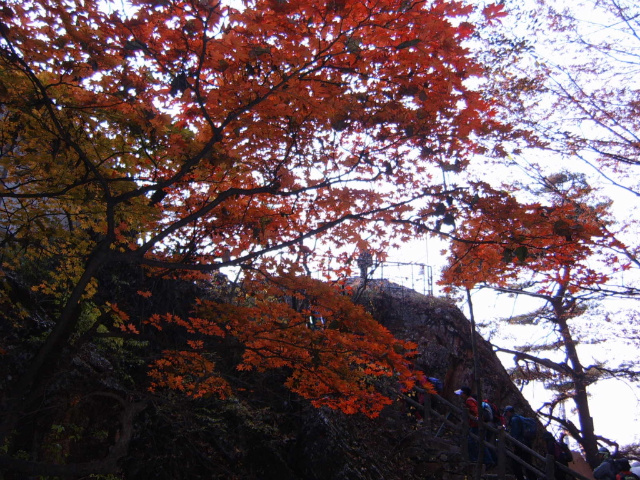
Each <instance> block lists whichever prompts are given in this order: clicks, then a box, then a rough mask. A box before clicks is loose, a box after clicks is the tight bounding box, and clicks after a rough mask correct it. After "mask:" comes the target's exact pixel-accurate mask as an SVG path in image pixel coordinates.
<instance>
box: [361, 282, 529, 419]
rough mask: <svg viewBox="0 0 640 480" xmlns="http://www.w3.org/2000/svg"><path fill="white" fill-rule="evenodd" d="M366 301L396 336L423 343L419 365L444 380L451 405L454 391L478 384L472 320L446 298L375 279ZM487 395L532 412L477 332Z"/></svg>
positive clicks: (489, 397) (453, 401) (497, 403)
mask: <svg viewBox="0 0 640 480" xmlns="http://www.w3.org/2000/svg"><path fill="white" fill-rule="evenodd" d="M362 303H363V304H364V305H365V306H366V307H367V308H368V309H369V311H371V312H372V314H373V315H374V316H375V318H376V319H377V320H378V321H379V322H380V323H381V324H383V325H384V326H385V327H387V328H388V329H389V330H390V331H391V332H392V333H393V334H394V335H395V336H396V337H398V338H402V339H404V340H410V341H412V342H415V343H417V344H418V351H419V356H418V358H417V359H416V366H417V367H419V368H421V369H422V370H423V371H424V372H425V373H426V374H427V376H429V377H437V378H439V379H441V380H442V381H443V384H444V390H443V393H442V395H443V396H444V397H445V398H446V399H447V400H449V401H451V402H452V403H455V402H456V398H455V397H456V396H455V394H454V393H453V392H454V391H455V390H457V389H458V388H460V387H461V386H463V385H467V386H469V387H471V389H472V390H473V391H475V388H474V376H473V350H472V345H471V323H470V322H469V320H468V319H467V318H466V317H465V316H464V314H463V313H462V312H461V311H460V310H459V309H458V308H457V307H455V305H453V303H452V302H449V301H448V300H446V299H442V298H436V297H431V296H425V295H421V294H419V293H416V292H415V291H413V290H410V289H407V288H402V287H398V286H395V285H393V284H390V283H388V282H386V281H384V280H383V281H378V282H373V283H372V285H371V286H370V287H369V288H368V290H367V291H366V292H365V294H364V295H363V296H362ZM476 349H477V352H478V358H479V359H480V361H479V370H480V378H481V382H482V397H483V398H488V399H490V400H491V401H492V402H494V403H495V404H496V405H498V406H499V407H505V406H507V405H513V406H514V407H515V408H516V410H517V411H519V412H522V413H523V414H524V415H526V416H532V415H533V411H532V410H531V407H530V406H529V404H528V403H527V401H526V400H525V399H524V397H523V396H522V394H521V393H520V391H519V390H518V389H517V388H516V387H515V386H514V385H513V383H512V382H511V380H510V378H509V375H508V373H507V372H506V370H505V369H504V367H503V366H502V363H500V360H499V359H498V357H497V356H496V355H495V353H494V352H493V350H492V348H491V345H490V344H489V343H488V342H487V341H485V340H484V339H483V338H482V337H481V336H480V335H478V334H476Z"/></svg>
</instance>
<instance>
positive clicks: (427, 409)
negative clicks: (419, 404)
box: [422, 392, 431, 432]
mask: <svg viewBox="0 0 640 480" xmlns="http://www.w3.org/2000/svg"><path fill="white" fill-rule="evenodd" d="M422 396H423V398H424V415H423V416H422V418H423V422H424V426H425V427H427V430H428V431H429V432H431V395H430V394H429V393H428V392H424V393H423V394H422Z"/></svg>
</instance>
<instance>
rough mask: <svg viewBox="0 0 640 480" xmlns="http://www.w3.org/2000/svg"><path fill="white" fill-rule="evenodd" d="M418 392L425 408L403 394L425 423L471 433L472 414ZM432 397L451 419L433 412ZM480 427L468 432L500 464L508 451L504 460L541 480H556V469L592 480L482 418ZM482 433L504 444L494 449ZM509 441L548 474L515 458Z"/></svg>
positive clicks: (501, 473)
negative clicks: (493, 453) (492, 452)
mask: <svg viewBox="0 0 640 480" xmlns="http://www.w3.org/2000/svg"><path fill="white" fill-rule="evenodd" d="M415 390H416V391H418V392H419V393H423V394H424V395H425V402H424V404H421V403H420V402H416V401H415V400H414V399H412V398H410V397H408V396H406V395H404V394H402V395H401V396H402V398H403V399H404V400H405V401H406V402H407V403H409V404H410V405H413V406H414V407H416V408H420V409H423V412H424V414H423V418H424V419H425V421H427V419H428V418H429V419H430V418H432V417H436V418H438V419H439V420H442V425H441V428H442V427H443V426H444V425H447V426H450V427H452V428H453V429H454V430H456V431H458V430H459V431H463V430H468V427H467V428H466V429H465V428H464V427H465V426H467V423H466V421H465V420H467V419H468V418H469V414H468V412H466V411H464V410H463V409H462V408H460V407H458V406H457V405H454V404H453V403H451V402H449V401H448V400H447V399H446V398H444V397H441V396H440V395H438V394H434V393H430V392H428V391H426V390H424V389H422V388H419V387H416V388H415ZM431 397H436V398H437V399H438V402H439V403H441V404H444V406H445V407H447V409H448V410H450V412H449V413H448V414H447V415H443V414H441V413H440V412H437V411H435V410H434V409H433V408H431V403H432V402H431ZM451 411H452V412H453V413H455V414H457V415H458V416H459V417H460V419H461V421H462V422H463V423H462V424H460V423H455V422H452V421H450V420H449V416H450V413H451ZM478 423H479V424H481V429H480V432H479V434H478V435H476V434H474V433H472V432H468V433H469V435H471V436H472V438H474V439H475V440H479V441H481V442H482V444H483V445H484V446H485V447H488V448H491V449H492V450H496V451H497V452H498V460H500V458H501V455H500V448H503V449H504V455H503V457H504V458H506V457H508V458H511V459H513V460H514V461H516V462H517V463H519V464H520V465H522V466H523V467H525V468H526V469H528V470H530V471H532V472H533V473H534V474H535V475H537V476H538V477H539V478H544V479H546V480H554V478H555V477H554V469H556V468H560V470H562V471H563V472H565V473H568V474H569V475H572V476H573V477H574V478H576V479H578V480H590V479H589V478H588V477H585V476H584V475H582V474H580V473H578V472H576V471H575V470H572V469H571V468H569V467H567V466H565V465H563V464H561V463H559V462H557V461H555V459H554V457H553V455H547V456H542V455H540V454H539V453H538V452H536V451H535V450H533V449H531V448H530V447H529V446H527V445H525V444H524V443H522V442H520V441H518V440H516V439H515V438H513V437H512V436H511V435H509V434H508V433H507V432H506V431H505V429H504V428H495V427H493V426H492V425H490V424H488V423H486V422H483V421H482V419H481V418H478ZM482 429H485V430H489V431H490V432H492V433H494V434H496V435H498V438H499V439H502V441H501V442H499V443H498V445H493V444H491V443H489V442H487V441H486V439H484V438H482V437H481V435H480V434H481V433H482ZM505 440H506V441H508V442H509V443H510V444H512V445H515V446H517V447H519V448H520V449H522V450H524V451H525V452H528V453H530V454H531V455H532V457H533V458H536V459H538V460H539V461H541V462H543V464H544V465H545V471H544V472H543V471H541V470H539V469H538V468H536V467H535V466H533V465H531V464H529V463H527V462H525V461H524V460H522V459H521V458H520V457H518V456H517V455H516V454H514V453H513V452H511V451H509V450H508V449H507V448H506V441H505ZM465 454H468V452H465ZM478 461H482V455H480V454H479V455H478ZM498 478H499V480H504V479H505V478H506V477H505V474H504V468H499V473H498Z"/></svg>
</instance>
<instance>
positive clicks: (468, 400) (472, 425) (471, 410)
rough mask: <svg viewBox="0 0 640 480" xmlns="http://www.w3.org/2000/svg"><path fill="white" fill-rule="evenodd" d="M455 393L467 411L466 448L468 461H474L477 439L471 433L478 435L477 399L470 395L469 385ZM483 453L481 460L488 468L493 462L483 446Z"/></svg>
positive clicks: (476, 454)
mask: <svg viewBox="0 0 640 480" xmlns="http://www.w3.org/2000/svg"><path fill="white" fill-rule="evenodd" d="M454 393H455V394H456V395H460V397H461V398H462V400H463V402H464V407H465V409H466V410H467V412H468V417H469V436H468V437H467V448H468V451H469V461H470V462H471V463H474V462H476V461H477V460H478V440H476V438H474V437H473V436H472V435H471V434H474V435H476V436H478V430H479V428H478V414H479V410H478V401H477V400H476V399H475V398H474V397H473V396H472V395H471V389H470V388H469V387H462V388H460V389H459V390H456V391H455V392H454ZM483 450H484V454H483V461H482V463H484V464H485V465H487V466H488V467H489V468H490V467H491V466H493V464H494V462H493V461H492V460H491V455H490V454H489V451H488V448H487V447H485V448H484V449H483Z"/></svg>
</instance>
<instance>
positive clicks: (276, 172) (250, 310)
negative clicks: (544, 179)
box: [0, 0, 502, 415]
mask: <svg viewBox="0 0 640 480" xmlns="http://www.w3.org/2000/svg"><path fill="white" fill-rule="evenodd" d="M232 4H233V5H235V6H232ZM119 6H120V4H118V5H117V6H116V5H112V4H110V3H109V2H102V1H94V0H87V1H79V0H78V1H73V0H72V1H69V2H56V1H49V0H26V1H25V0H8V1H6V2H4V3H3V8H2V10H1V11H0V59H1V60H2V62H1V63H0V103H1V109H0V115H1V116H2V119H3V129H2V132H1V133H2V139H1V142H2V149H3V150H2V152H3V155H2V157H1V160H2V162H1V164H0V169H1V173H2V175H1V177H2V182H1V184H0V196H1V197H2V200H3V203H2V208H1V209H0V234H1V235H2V244H3V245H4V246H5V252H6V253H5V254H4V256H3V262H4V263H3V265H4V266H3V268H5V269H19V268H20V265H21V264H22V262H24V261H25V259H27V260H28V261H32V262H42V261H43V260H46V261H51V262H53V263H55V268H52V269H51V271H50V272H48V274H47V275H46V278H43V279H39V281H38V283H37V284H34V285H33V286H32V288H33V289H34V290H36V291H38V292H39V293H40V294H43V295H49V296H52V297H54V298H56V299H57V301H59V302H60V304H61V305H62V308H61V312H60V316H59V318H58V319H57V321H56V327H55V328H54V330H53V332H52V333H51V335H50V336H49V338H48V340H47V342H46V343H45V345H44V346H43V348H42V349H41V351H40V352H39V354H38V356H37V357H36V358H35V359H34V361H33V364H32V366H31V367H30V370H29V373H28V374H27V375H25V376H24V381H23V385H25V387H24V388H28V385H29V382H34V381H36V379H37V378H38V375H39V373H40V372H41V371H42V369H43V366H44V365H46V364H51V363H55V362H51V359H52V358H53V357H54V356H55V355H57V354H58V353H57V352H59V351H61V350H62V348H61V347H62V346H63V345H64V344H65V342H67V341H69V338H70V337H69V336H70V332H72V331H73V329H74V328H75V327H77V326H78V325H77V323H78V319H77V316H75V315H74V314H73V312H74V310H75V309H76V308H77V307H78V306H79V305H81V304H83V303H86V302H91V301H92V299H94V298H95V296H96V292H99V291H101V290H100V289H101V285H100V284H99V282H98V281H97V278H98V274H99V272H101V271H102V269H104V268H105V266H107V265H114V264H131V265H143V266H145V267H146V268H148V270H149V272H151V273H153V274H154V275H179V276H181V277H182V278H183V279H190V280H194V281H195V280H198V279H202V278H209V275H210V274H211V273H212V272H216V271H218V270H220V269H223V268H225V267H237V268H239V269H241V270H242V273H243V275H242V280H243V292H245V295H247V298H246V299H245V300H246V301H244V302H239V301H237V299H234V301H233V302H229V303H211V302H206V301H202V302H201V303H200V305H198V306H194V310H196V311H195V313H194V315H193V316H192V317H191V318H187V319H184V318H181V317H179V316H175V315H172V314H166V315H163V314H158V315H156V316H153V317H151V318H148V319H147V318H145V319H137V320H135V321H136V322H137V325H140V324H142V323H143V322H142V320H144V321H147V322H149V323H150V324H151V325H155V326H157V327H160V328H162V325H163V322H169V323H171V324H172V325H175V326H179V327H181V328H184V329H185V331H186V332H187V333H188V334H189V335H191V336H192V337H193V338H191V339H190V341H189V343H187V344H185V348H184V350H179V351H173V352H166V355H165V357H164V358H163V359H160V360H158V361H157V362H155V364H154V366H153V367H152V371H151V378H152V382H153V383H152V387H153V388H160V387H169V388H174V389H178V390H181V391H184V392H185V393H187V394H190V395H194V396H202V395H206V394H208V393H216V394H222V395H226V394H228V393H229V390H228V388H229V387H228V385H226V383H225V382H224V381H223V380H222V379H221V378H219V377H218V376H217V375H216V370H215V362H213V361H210V360H208V359H207V354H206V352H204V351H202V344H201V343H200V341H201V338H198V336H205V337H206V336H212V337H216V336H222V335H225V336H231V337H234V338H237V339H238V341H240V342H241V343H242V344H243V346H244V348H245V354H244V356H243V358H242V362H241V363H240V365H239V368H245V369H267V368H281V367H286V368H290V369H291V372H292V373H291V375H290V377H289V380H288V383H287V384H288V386H289V388H291V389H292V390H294V391H295V392H297V393H299V394H300V395H302V396H305V397H307V398H310V399H311V400H312V401H313V402H314V403H315V404H317V405H329V406H331V407H334V408H340V409H342V410H344V411H348V412H355V411H363V412H365V413H367V414H371V415H374V414H376V413H377V412H378V411H379V410H380V409H381V408H382V407H383V406H384V405H385V404H386V403H388V402H389V399H388V398H386V397H385V396H384V395H383V394H381V393H380V392H377V391H376V390H375V388H374V386H373V382H372V381H371V380H372V379H375V378H377V377H385V376H386V377H392V376H394V378H397V379H398V380H399V381H400V382H401V383H402V384H403V385H405V386H406V387H409V386H411V385H412V384H413V382H415V381H422V380H421V379H416V378H412V375H411V374H410V372H409V371H408V370H407V360H406V355H408V354H410V352H411V347H410V346H407V345H404V344H402V343H401V342H399V341H397V340H395V339H393V338H392V336H391V335H390V334H389V333H388V332H387V331H386V330H384V329H383V328H382V327H380V326H379V325H378V324H377V323H376V322H374V321H373V320H372V319H371V317H370V316H368V315H367V314H365V312H364V311H363V310H362V309H361V308H360V307H356V306H354V305H352V304H351V303H350V301H349V298H348V297H347V296H344V295H341V294H339V293H338V292H336V291H334V290H332V289H331V288H330V287H328V286H326V285H324V284H323V283H322V282H318V281H311V280H310V279H308V278H306V277H304V276H303V275H302V273H303V268H302V265H301V259H304V261H305V262H307V263H309V262H313V261H314V260H315V261H318V259H321V258H322V255H324V254H325V253H326V254H327V255H329V253H327V252H331V251H335V252H337V253H336V254H335V255H334V257H333V259H334V260H335V259H338V260H345V262H344V263H343V264H342V265H340V266H339V268H340V269H342V271H341V272H338V273H340V274H346V273H348V270H349V266H348V265H347V261H348V260H349V257H350V255H351V254H350V253H349V251H351V252H352V251H353V249H354V248H356V247H359V248H362V247H365V246H367V244H371V245H370V246H371V248H373V249H379V250H384V249H385V248H387V247H388V246H389V245H391V244H392V242H393V238H403V237H406V236H408V235H410V234H412V233H413V230H412V229H411V226H410V225H411V223H410V222H406V221H405V220H406V219H409V218H411V217H412V216H414V215H416V214H417V212H418V211H420V209H425V211H428V210H430V206H431V205H435V204H438V203H440V202H442V200H443V198H444V197H445V196H450V195H452V194H454V193H452V192H449V191H448V189H447V188H446V186H444V185H442V184H440V182H438V181H434V180H433V175H434V171H435V172H437V169H440V168H442V169H445V168H455V169H456V170H458V171H460V170H462V169H464V168H465V166H466V165H467V163H468V161H469V156H470V155H471V154H473V153H474V152H476V151H478V150H479V147H478V145H477V144H476V143H475V141H474V140H475V139H477V138H480V137H482V136H483V135H485V134H487V133H489V132H490V131H491V130H492V129H493V128H494V127H496V125H495V122H494V120H492V111H491V105H490V102H489V101H488V100H487V99H486V98H483V94H482V93H481V92H479V91H476V90H474V89H472V88H471V87H470V86H469V85H470V82H468V81H467V80H469V79H470V78H472V77H477V76H480V75H482V67H481V65H478V64H477V63H476V62H475V61H474V59H473V55H472V54H471V53H470V51H469V50H468V48H467V46H465V44H464V42H465V40H467V39H469V38H470V37H471V36H472V35H473V32H474V29H475V27H474V25H473V24H472V23H471V20H472V15H473V8H472V7H471V6H470V5H466V4H465V3H463V2H457V1H449V0H434V1H432V2H428V3H425V2H407V1H406V0H382V1H380V0H376V1H368V0H365V1H363V0H342V1H339V2H336V1H329V2H317V1H315V0H314V1H311V0H301V1H295V2H294V1H287V0H285V1H272V0H258V1H255V2H246V3H238V4H236V3H235V2H229V3H226V2H218V1H215V0H169V1H162V2H160V1H156V0H149V1H144V0H134V1H131V2H128V3H127V8H126V9H124V10H121V9H120V8H119ZM501 15H502V12H501V9H500V8H498V7H497V6H496V7H491V8H488V7H487V8H485V10H484V16H483V15H477V16H476V17H475V18H476V20H477V21H492V20H494V19H495V18H498V17H499V16H501ZM476 83H477V82H476ZM418 157H419V158H418ZM451 165H454V166H455V167H451ZM390 186H392V187H390ZM425 205H426V207H425ZM436 221H437V219H436V218H426V219H425V220H424V222H425V224H428V225H431V227H433V226H434V225H435V223H436ZM305 241H308V244H307V245H305ZM311 241H313V242H316V245H318V248H317V249H310V248H309V244H310V243H311ZM320 247H321V248H320ZM17 250H19V251H20V256H16V255H14V254H13V253H14V252H15V251H17ZM320 264H321V263H320ZM305 265H306V263H305ZM321 265H322V264H321ZM324 266H325V267H326V268H327V269H328V268H330V267H331V268H334V267H335V265H334V264H332V263H331V262H327V263H326V264H324ZM302 286H304V287H302ZM273 289H276V292H273ZM292 292H293V293H292ZM295 292H297V293H295ZM103 293H104V292H103ZM149 295H150V294H148V293H147V292H146V291H140V292H139V296H140V297H142V298H141V301H144V299H145V298H147V297H149ZM283 295H303V296H305V297H306V298H307V299H308V301H309V302H310V305H313V308H314V309H315V310H314V312H312V314H313V315H316V314H318V315H320V316H321V317H322V318H324V319H325V320H326V324H323V325H322V326H321V327H318V328H315V329H313V328H309V325H308V321H307V320H308V318H307V316H308V314H311V313H309V312H300V311H296V310H295V309H292V308H291V307H290V306H289V305H288V304H287V303H286V302H284V301H282V296H283ZM148 301H153V297H151V298H150V299H149V300H148ZM117 303H118V299H113V300H112V301H111V304H112V305H113V306H114V308H115V305H117ZM97 308H98V309H100V308H105V307H104V305H99V306H97ZM315 311H317V312H318V313H315ZM114 312H115V310H114ZM116 313H117V316H119V317H120V318H121V319H123V320H122V321H124V316H123V315H122V314H124V312H122V313H120V312H119V311H117V312H116ZM127 313H128V314H129V315H130V316H131V314H132V313H133V312H127ZM127 322H128V323H127V325H126V326H124V329H125V330H127V331H130V332H131V333H133V330H135V328H134V327H135V325H133V322H134V319H133V318H132V317H131V319H129V320H127ZM16 398H17V394H16Z"/></svg>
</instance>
